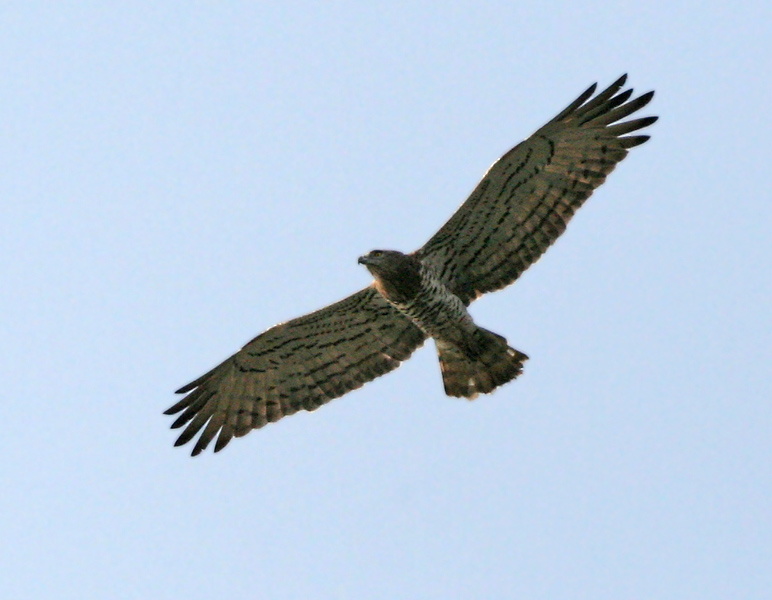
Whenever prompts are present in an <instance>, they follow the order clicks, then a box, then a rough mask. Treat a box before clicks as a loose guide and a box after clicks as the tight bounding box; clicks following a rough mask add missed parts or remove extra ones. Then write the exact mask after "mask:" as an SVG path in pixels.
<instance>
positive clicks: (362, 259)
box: [357, 255, 370, 265]
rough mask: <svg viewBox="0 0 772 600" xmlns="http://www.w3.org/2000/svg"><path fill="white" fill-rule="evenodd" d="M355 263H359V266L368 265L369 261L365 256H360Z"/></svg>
mask: <svg viewBox="0 0 772 600" xmlns="http://www.w3.org/2000/svg"><path fill="white" fill-rule="evenodd" d="M357 263H359V264H360V265H369V264H370V259H369V258H368V257H367V255H365V256H360V257H359V259H358V260H357Z"/></svg>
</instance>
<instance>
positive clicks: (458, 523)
mask: <svg viewBox="0 0 772 600" xmlns="http://www.w3.org/2000/svg"><path fill="white" fill-rule="evenodd" d="M450 6H451V3H438V2H425V3H420V5H419V3H400V2H391V3H384V2H381V3H362V2H328V3H312V2H284V3H256V2H227V3H226V2H211V1H210V2H134V3H131V4H129V3H111V4H107V3H99V2H59V3H52V2H30V1H27V2H5V3H3V6H2V7H0V164H2V169H1V170H0V198H1V200H0V282H1V283H2V285H0V314H1V315H2V320H1V321H0V322H1V323H2V335H1V336H0V344H2V346H1V348H2V353H1V354H0V376H1V377H2V392H1V394H2V406H3V417H4V419H3V423H4V432H3V434H2V436H0V449H1V450H2V455H3V457H4V460H3V461H2V466H0V484H1V485H2V493H0V597H2V598H8V599H27V598H30V599H41V598H44V599H48V598H51V599H56V600H66V599H77V600H82V599H84V598H119V599H123V598H126V599H129V598H143V599H144V598H152V599H154V600H159V599H160V600H165V599H172V598H186V599H188V600H198V599H204V598H223V597H227V598H229V599H239V598H260V599H269V600H272V599H294V598H298V599H300V598H302V599H304V600H305V599H314V600H317V599H320V600H326V599H349V598H350V599H354V600H367V599H394V598H410V599H412V598H416V599H418V598H431V599H438V600H439V599H442V600H455V599H459V600H461V599H469V598H496V599H498V598H517V599H518V600H521V599H546V598H549V599H565V600H569V599H570V600H575V599H577V598H588V599H589V598H592V599H593V600H605V599H608V600H612V599H613V600H619V599H620V598H624V599H626V600H630V599H651V598H657V599H671V598H672V599H678V600H684V599H691V598H694V599H700V600H706V599H726V598H743V599H759V600H761V599H768V598H770V597H772V500H771V498H772V466H771V465H772V384H771V383H770V379H771V377H770V374H771V371H772V367H771V363H772V311H771V310H770V306H772V278H771V276H770V274H771V273H772V242H771V241H770V229H771V228H772V207H771V205H772V199H771V198H770V191H769V190H770V183H769V162H770V154H772V153H771V152H770V147H771V146H770V140H772V126H771V124H772V119H771V118H770V99H771V98H772V86H770V75H769V73H770V72H771V71H772V65H771V64H770V63H771V62H772V61H771V60H770V58H771V57H772V42H770V23H772V9H770V7H769V4H768V3H762V2H757V3H754V2H747V3H730V4H727V3H725V2H706V3H699V4H698V3H688V2H679V1H668V2H658V1H655V2H647V3H641V2H638V3H633V2H593V1H588V2H583V3H577V2H552V3H549V2H481V1H479V0H477V1H474V2H455V3H452V7H450ZM623 72H628V73H629V74H630V80H629V82H630V84H631V85H633V86H634V87H635V88H636V90H638V91H640V92H644V91H647V90H649V89H655V90H656V91H657V95H656V97H655V99H654V101H653V102H652V104H651V105H650V107H648V108H647V110H646V111H645V114H658V115H660V116H661V119H660V121H659V122H658V123H657V124H656V125H655V126H654V127H652V128H651V131H650V133H651V134H652V136H653V137H652V140H651V141H650V142H649V143H648V144H646V145H645V146H642V147H640V148H637V149H635V150H634V151H633V152H632V153H631V155H630V157H629V158H628V159H627V160H626V161H625V162H624V163H622V164H621V165H620V167H619V168H618V169H617V171H615V172H614V173H613V174H612V175H611V177H610V178H609V180H608V182H607V183H606V185H605V186H603V187H602V188H601V189H600V190H599V191H598V193H596V194H595V195H594V196H593V197H592V199H591V200H590V201H589V202H588V203H587V205H586V206H585V207H584V208H583V209H582V210H581V211H580V212H579V213H578V214H577V216H576V218H575V219H574V220H573V221H572V223H571V225H570V226H569V229H568V232H567V233H566V234H565V235H564V236H563V237H562V238H561V239H560V240H559V241H558V243H557V244H556V245H555V247H554V248H552V249H551V250H550V251H549V252H548V253H547V255H546V256H545V257H544V258H543V259H542V260H541V261H539V263H537V264H536V265H535V266H534V267H532V269H530V270H529V271H528V272H527V273H526V274H525V275H524V276H523V277H522V279H521V280H520V281H518V282H517V284H516V285H515V286H513V287H511V288H509V289H507V290H506V291H504V292H501V293H498V294H495V295H491V296H488V297H486V298H485V299H483V300H481V301H480V302H478V303H476V304H475V305H473V307H472V313H473V315H474V317H475V319H476V320H477V321H478V322H479V323H480V324H481V325H483V326H485V327H488V328H490V329H493V330H494V331H496V332H498V333H501V334H502V335H505V336H506V337H507V338H508V339H509V341H510V343H511V344H512V345H513V346H515V347H516V348H518V349H521V350H523V351H524V352H526V353H527V354H529V355H530V357H531V360H530V361H529V362H528V363H527V365H526V370H525V374H524V375H523V377H522V378H520V379H518V381H516V382H514V383H512V384H510V385H507V386H505V387H503V388H501V389H500V390H499V391H497V392H496V393H495V394H493V395H492V396H489V397H482V398H480V399H478V400H477V401H475V402H474V403H468V402H465V401H462V400H458V399H451V398H447V397H445V396H444V394H443V391H442V383H441V379H440V374H439V368H438V366H437V360H436V355H435V352H434V348H433V345H432V344H428V345H427V346H426V347H425V348H424V349H423V350H421V351H419V352H418V353H416V355H415V356H414V358H413V359H411V360H410V361H409V362H408V363H406V364H405V365H404V366H403V367H402V368H401V369H399V370H397V371H396V372H394V373H392V374H390V375H388V376H386V377H383V378H381V379H379V380H377V381H376V382H374V383H371V384H369V385H367V386H365V387H364V388H362V389H361V390H358V391H356V392H354V393H351V394H349V395H348V396H346V397H344V398H342V399H339V400H336V401H334V402H332V403H331V404H329V405H327V406H325V407H323V408H322V409H320V410H319V411H317V412H315V413H312V414H307V413H304V414H300V415H297V416H294V417H291V418H288V419H285V420H283V421H281V422H280V423H278V424H276V425H271V426H269V427H266V428H265V429H263V430H261V431H258V432H253V433H251V434H250V435H249V436H247V437H246V438H243V439H240V440H235V441H234V442H232V443H231V445H230V446H228V448H226V449H225V451H223V452H221V453H219V454H217V455H213V454H211V452H208V453H206V454H205V455H202V456H201V457H199V458H197V459H191V458H190V457H189V450H190V448H189V447H186V448H183V449H175V448H173V447H172V443H173V442H174V440H175V438H176V435H175V433H174V432H171V431H169V429H168V426H169V424H170V423H171V421H172V419H170V418H168V417H164V416H162V414H161V413H162V411H163V410H164V409H166V408H167V407H168V406H169V405H170V404H171V403H172V402H174V400H175V398H174V395H173V393H172V392H173V391H174V390H175V389H176V388H177V387H179V386H180V385H182V384H184V383H187V382H188V381H190V380H191V379H193V378H195V377H197V376H198V375H200V374H202V373H203V372H204V371H205V370H207V369H209V368H210V367H211V366H213V365H214V364H216V363H218V362H219V361H221V360H222V359H224V358H226V357H227V356H228V355H230V354H231V353H232V352H234V351H235V350H237V349H238V348H239V347H240V346H241V345H242V344H243V343H244V342H246V341H247V340H249V339H251V338H252V337H253V336H254V335H256V334H257V333H259V332H261V331H262V330H264V329H266V328H267V327H269V326H271V325H273V324H274V323H276V322H279V321H283V320H286V319H288V318H291V317H294V316H298V315H300V314H303V313H305V312H308V311H310V310H313V309H316V308H318V307H320V306H323V305H325V304H327V303H329V302H332V301H334V300H337V299H339V298H341V297H343V296H344V295H346V294H348V293H350V292H352V291H354V290H356V289H359V288H361V287H363V286H364V285H367V283H368V282H369V276H368V274H367V272H366V271H365V269H364V268H362V267H361V266H359V265H357V264H356V259H357V257H358V256H359V255H360V254H362V253H364V252H366V251H367V250H370V249H371V248H374V247H387V248H396V249H400V250H404V251H410V250H413V249H415V248H417V247H418V246H420V245H421V244H422V243H423V242H424V241H425V240H426V239H427V238H428V237H429V236H430V235H431V234H432V233H434V231H436V230H437V229H438V228H439V227H440V225H442V223H443V222H444V221H445V220H446V219H447V218H448V217H449V216H450V214H451V213H452V212H453V210H454V209H455V208H456V206H457V205H458V204H460V203H461V202H462V201H463V200H464V199H465V198H466V196H467V194H468V193H469V192H470V191H471V190H472V188H473V187H474V186H475V184H476V183H477V181H478V180H479V178H480V177H481V176H482V174H483V173H484V171H485V170H486V169H487V167H488V166H489V165H490V164H491V163H492V162H493V161H494V160H495V159H497V158H498V156H499V155H501V154H502V153H503V152H504V151H506V150H507V149H509V148H510V147H511V146H513V145H514V144H515V143H517V142H519V141H520V140H521V139H523V138H524V137H526V136H528V135H529V134H530V133H532V132H533V131H534V130H535V129H536V128H537V127H539V126H540V125H542V124H543V123H544V122H546V121H547V120H548V119H550V118H551V117H553V116H554V115H555V114H556V113H557V112H558V111H559V110H560V109H562V108H563V107H564V106H565V105H566V104H568V102H570V101H571V100H572V99H573V98H574V97H576V96H577V95H578V94H579V93H580V92H581V91H583V90H584V89H585V88H586V87H587V86H588V85H589V84H590V83H592V82H593V81H598V82H599V83H600V85H607V84H609V83H611V81H613V80H614V79H616V78H617V77H618V76H619V75H620V74H621V73H623Z"/></svg>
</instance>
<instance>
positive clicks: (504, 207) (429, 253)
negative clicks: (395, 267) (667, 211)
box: [415, 75, 657, 303]
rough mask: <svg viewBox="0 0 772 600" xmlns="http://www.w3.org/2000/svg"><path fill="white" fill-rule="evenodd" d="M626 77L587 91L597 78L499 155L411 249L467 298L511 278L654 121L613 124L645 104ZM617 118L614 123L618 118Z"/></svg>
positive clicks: (646, 100)
mask: <svg viewBox="0 0 772 600" xmlns="http://www.w3.org/2000/svg"><path fill="white" fill-rule="evenodd" d="M626 78H627V76H626V75H624V76H622V77H620V78H619V79H618V80H617V81H615V82H614V83H613V84H612V85H611V86H609V87H608V88H607V89H606V90H604V91H603V92H601V93H599V94H598V95H596V96H595V97H594V98H593V97H592V95H593V93H594V92H595V87H596V86H595V84H593V85H592V86H590V88H588V89H587V90H586V91H585V92H584V93H583V94H582V95H581V96H579V97H578V98H577V99H576V100H575V101H574V102H572V103H571V104H570V105H569V106H567V107H566V108H565V109H564V110H563V111H562V112H560V113H559V114H558V115H557V116H556V117H555V118H554V119H552V120H551V121H550V122H549V123H547V124H546V125H544V126H543V127H541V128H540V129H539V130H538V131H536V133H534V134H533V135H532V136H531V137H529V138H528V139H527V140H525V141H524V142H521V143H520V144H518V145H517V146H515V147H514V148H512V149H511V150H510V151H509V152H507V153H506V154H505V155H504V156H502V157H501V158H500V159H499V160H498V161H497V162H495V163H494V164H493V166H492V167H491V168H490V169H489V170H488V172H487V173H486V174H485V176H484V177H483V179H482V180H481V181H480V183H479V184H478V185H477V187H476V188H475V190H474V191H473V192H472V194H471V196H469V198H468V199H467V200H466V201H465V202H464V203H463V204H462V205H461V207H459V209H458V210H457V211H456V212H455V214H454V215H453V216H452V217H451V218H450V220H449V221H448V222H447V223H445V225H444V226H443V227H442V228H441V229H440V230H439V231H438V232H437V233H436V234H435V235H434V236H433V237H432V238H431V239H430V240H429V241H428V242H427V243H426V244H425V245H424V246H423V247H422V248H420V249H419V250H417V251H416V252H415V255H416V256H417V257H418V258H419V259H420V260H421V261H423V262H425V263H428V264H430V265H431V266H432V267H434V269H435V271H436V272H437V274H438V275H439V276H440V278H441V279H442V280H443V281H445V283H446V284H447V285H448V286H449V287H450V288H451V290H453V291H454V292H455V293H456V294H458V295H459V296H460V297H461V298H462V299H463V300H464V302H466V303H469V302H471V301H472V300H474V299H475V298H477V297H478V296H480V295H481V294H483V293H485V292H491V291H494V290H498V289H501V288H503V287H505V286H507V285H509V284H510V283H512V282H513V281H515V280H516V279H517V278H518V277H519V276H520V275H521V274H522V273H523V271H525V270H526V269H527V268H528V267H529V266H530V265H531V264H533V263H534V262H535V261H536V260H537V259H538V258H539V257H540V256H541V255H542V254H543V253H544V252H545V251H546V250H547V248H548V247H549V246H550V245H551V244H552V243H553V242H554V241H555V240H556V239H557V238H558V237H559V236H560V234H561V233H563V231H565V228H566V225H567V223H568V221H569V220H570V219H571V217H572V216H573V214H574V212H576V210H577V209H578V208H579V207H581V206H582V204H583V203H584V201H585V200H586V199H587V198H588V197H589V196H590V195H591V194H592V192H593V191H594V190H595V189H596V188H597V187H598V186H600V185H601V184H602V183H603V182H604V181H605V179H606V176H607V175H608V174H609V173H611V171H613V170H614V168H615V167H616V165H617V163H618V162H620V161H621V160H622V159H624V157H625V156H626V155H627V151H628V150H629V149H630V148H632V147H634V146H638V145H640V144H642V143H644V142H645V141H646V140H648V139H649V136H647V135H630V136H625V134H628V133H631V132H634V131H638V130H639V129H642V128H644V127H647V126H648V125H651V124H652V123H654V122H655V121H656V120H657V117H644V118H639V119H634V120H630V121H624V122H621V123H618V122H619V121H620V120H621V119H624V118H625V117H627V116H629V115H631V114H632V113H634V112H636V111H638V110H639V109H641V108H642V107H644V106H646V104H648V103H649V101H650V100H651V98H652V97H653V95H654V92H648V93H646V94H643V95H642V96H639V97H638V98H635V99H633V100H630V96H631V95H632V92H633V90H632V89H628V90H626V91H623V92H620V91H619V90H620V89H621V88H622V86H623V85H624V84H625V81H626ZM615 123H616V124H615Z"/></svg>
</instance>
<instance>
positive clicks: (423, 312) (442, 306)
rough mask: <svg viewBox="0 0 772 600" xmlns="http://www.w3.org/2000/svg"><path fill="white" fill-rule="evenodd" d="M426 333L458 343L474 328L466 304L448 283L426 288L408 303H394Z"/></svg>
mask: <svg viewBox="0 0 772 600" xmlns="http://www.w3.org/2000/svg"><path fill="white" fill-rule="evenodd" d="M392 304H393V306H394V307H395V308H396V309H397V310H399V311H400V312H401V313H402V314H404V315H405V316H406V317H408V318H409V319H410V320H411V321H413V322H414V323H415V324H416V325H417V326H418V327H419V328H420V329H421V330H422V331H423V332H424V333H426V334H427V335H428V336H431V337H433V338H434V339H437V340H446V341H450V342H455V341H456V340H457V339H458V338H459V336H462V335H463V334H464V333H466V332H467V331H468V330H472V329H473V328H474V323H473V322H472V317H471V316H469V313H468V312H467V310H466V307H465V306H464V303H463V302H461V300H460V299H459V298H458V296H456V295H455V294H453V293H452V292H451V291H450V290H448V289H447V288H446V287H445V286H444V285H442V284H439V283H438V285H436V286H435V285H431V286H427V287H425V288H423V289H422V290H421V291H420V292H419V293H418V294H417V295H416V296H415V297H414V298H411V299H410V300H408V301H407V302H405V303H392Z"/></svg>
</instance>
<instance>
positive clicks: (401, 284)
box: [358, 250, 421, 301]
mask: <svg viewBox="0 0 772 600" xmlns="http://www.w3.org/2000/svg"><path fill="white" fill-rule="evenodd" d="M358 262H359V264H360V265H364V266H366V267H367V270H368V271H370V273H371V274H372V275H373V277H375V287H376V289H377V290H378V291H379V292H381V294H383V296H384V297H386V299H391V300H394V301H406V300H407V299H408V298H410V297H412V296H414V295H415V294H416V293H417V292H418V289H419V287H420V285H421V275H420V269H421V263H419V262H418V260H417V259H416V258H415V257H414V256H411V255H409V254H402V252H397V251H396V250H373V251H372V252H368V253H367V254H365V255H364V256H360V257H359V261H358Z"/></svg>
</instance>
